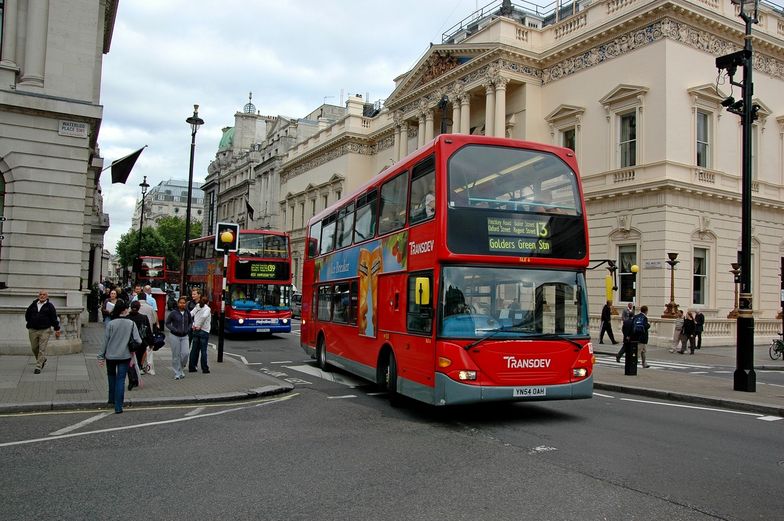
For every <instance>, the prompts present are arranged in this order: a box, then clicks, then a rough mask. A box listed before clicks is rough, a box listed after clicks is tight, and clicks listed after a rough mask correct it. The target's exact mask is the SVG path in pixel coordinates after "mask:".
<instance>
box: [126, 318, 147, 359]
mask: <svg viewBox="0 0 784 521" xmlns="http://www.w3.org/2000/svg"><path fill="white" fill-rule="evenodd" d="M133 327H136V324H134V325H133ZM142 347H144V344H140V343H138V342H136V341H135V340H134V339H133V329H131V335H130V338H128V351H130V352H131V353H136V352H138V351H140V350H141V349H142ZM145 349H146V348H145Z"/></svg>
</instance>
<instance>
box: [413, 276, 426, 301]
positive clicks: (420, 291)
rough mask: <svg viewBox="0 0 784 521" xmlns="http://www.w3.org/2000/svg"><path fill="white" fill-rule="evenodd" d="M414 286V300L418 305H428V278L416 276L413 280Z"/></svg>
mask: <svg viewBox="0 0 784 521" xmlns="http://www.w3.org/2000/svg"><path fill="white" fill-rule="evenodd" d="M414 285H415V288H416V295H415V297H414V298H415V302H416V304H417V305H418V306H428V305H430V279H429V278H427V277H417V278H416V280H415V281H414Z"/></svg>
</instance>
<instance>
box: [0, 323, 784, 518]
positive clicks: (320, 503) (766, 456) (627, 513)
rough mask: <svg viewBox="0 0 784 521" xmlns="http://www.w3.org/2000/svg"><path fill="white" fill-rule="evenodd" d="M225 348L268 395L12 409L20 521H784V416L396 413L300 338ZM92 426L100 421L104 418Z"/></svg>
mask: <svg viewBox="0 0 784 521" xmlns="http://www.w3.org/2000/svg"><path fill="white" fill-rule="evenodd" d="M226 353H227V356H231V355H228V353H232V354H233V355H237V356H243V357H244V358H245V360H246V361H247V363H248V364H250V365H251V366H252V367H254V368H257V369H258V370H261V371H265V372H268V373H270V374H275V375H277V376H278V377H280V378H283V379H287V380H289V381H292V382H293V383H294V384H295V386H296V388H295V390H294V391H293V392H291V393H289V394H287V395H283V396H276V397H271V398H268V399H264V400H257V401H254V402H242V403H238V404H214V405H212V406H182V407H166V408H149V409H139V408H134V409H129V410H127V411H126V412H127V414H123V415H113V414H108V415H104V414H103V413H104V411H87V412H79V413H73V412H70V413H67V412H61V413H47V414H35V415H15V416H4V417H0V458H1V461H2V462H3V472H2V473H1V474H0V501H1V502H0V504H2V518H3V519H4V520H16V519H19V520H22V519H25V520H27V519H139V518H142V519H144V518H150V519H177V520H183V519H216V518H219V519H265V520H278V519H279V520H299V519H302V520H306V519H307V520H333V519H334V520H354V519H356V520H365V519H411V520H431V519H432V520H436V519H438V520H443V519H450V520H463V519H465V520H472V521H473V520H485V519H487V520H490V519H493V520H496V519H497V520H506V519H509V520H512V519H514V520H520V519H532V520H533V519H536V520H561V519H564V520H566V519H569V520H571V519H588V520H593V519H596V520H603V519H608V520H614V519H618V520H630V519H639V520H648V519H651V520H654V519H655V520H659V519H673V520H681V519H684V520H685V519H733V520H750V519H777V518H780V517H781V505H782V503H781V492H780V488H781V487H780V483H781V481H782V477H783V475H782V474H783V473H784V450H782V448H781V440H782V439H783V438H784V436H783V435H784V422H782V421H776V420H777V419H774V418H765V417H761V416H760V415H756V414H750V413H739V412H731V411H725V410H712V409H706V408H703V407H692V406H686V405H684V404H674V403H667V402H661V401H657V400H644V399H639V398H636V397H633V396H624V395H620V394H614V393H601V394H597V395H595V397H594V398H593V399H592V400H582V401H575V402H547V403H540V404H503V405H493V406H482V407H479V406H471V407H460V408H450V409H435V408H431V407H427V406H424V405H420V404H416V403H412V402H410V403H405V404H404V406H403V407H400V408H393V407H391V406H390V405H389V403H388V402H387V401H386V398H385V396H384V395H381V394H378V393H377V392H376V390H375V389H374V388H373V387H372V386H370V385H368V384H366V383H364V382H361V381H359V380H356V379H354V378H353V377H351V376H349V375H346V374H344V373H340V372H331V373H328V374H327V375H322V374H321V373H320V372H319V371H318V370H317V369H316V368H315V365H314V364H313V363H311V362H310V361H309V360H307V359H306V357H305V355H304V353H303V351H302V350H301V349H300V348H299V347H298V338H297V337H296V336H295V335H291V336H283V335H281V336H278V337H274V338H272V339H266V340H261V341H259V340H230V341H228V342H227V343H226ZM87 422H89V423H87Z"/></svg>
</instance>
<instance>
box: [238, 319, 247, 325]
mask: <svg viewBox="0 0 784 521" xmlns="http://www.w3.org/2000/svg"><path fill="white" fill-rule="evenodd" d="M237 323H239V325H242V324H244V323H245V319H244V318H241V319H239V320H237Z"/></svg>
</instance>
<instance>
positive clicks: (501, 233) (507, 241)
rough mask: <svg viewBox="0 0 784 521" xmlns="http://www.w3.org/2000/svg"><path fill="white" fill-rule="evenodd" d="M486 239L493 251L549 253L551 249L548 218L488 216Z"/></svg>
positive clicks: (529, 253) (531, 253)
mask: <svg viewBox="0 0 784 521" xmlns="http://www.w3.org/2000/svg"><path fill="white" fill-rule="evenodd" d="M487 240H488V248H489V250H490V251H491V252H494V253H513V254H520V253H523V254H526V255H550V254H551V253H552V251H553V244H552V241H551V238H550V226H549V221H548V219H537V218H528V219H521V218H517V217H488V218H487Z"/></svg>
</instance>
